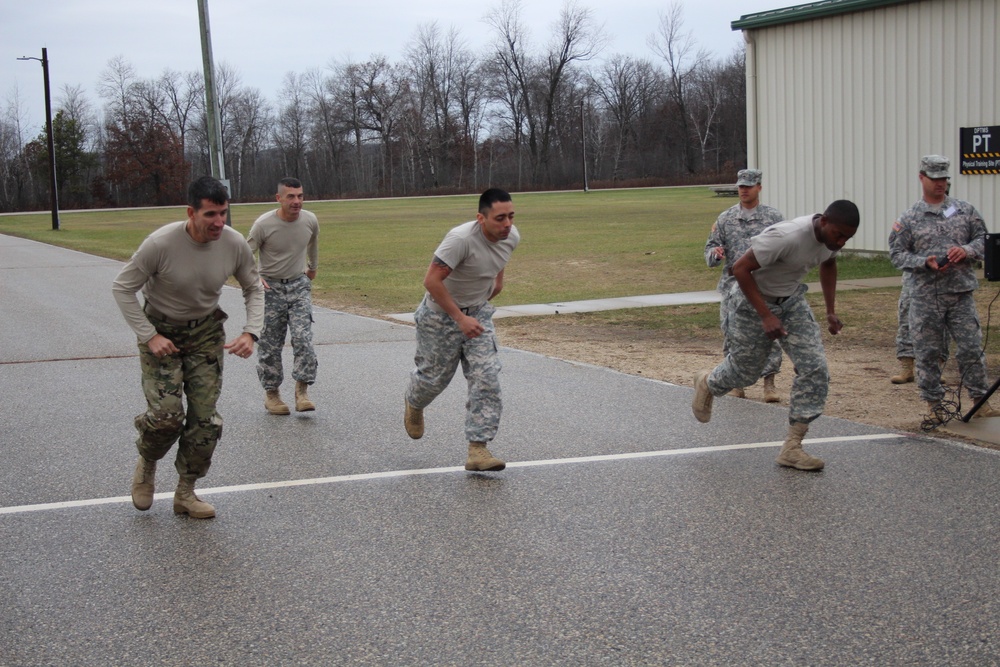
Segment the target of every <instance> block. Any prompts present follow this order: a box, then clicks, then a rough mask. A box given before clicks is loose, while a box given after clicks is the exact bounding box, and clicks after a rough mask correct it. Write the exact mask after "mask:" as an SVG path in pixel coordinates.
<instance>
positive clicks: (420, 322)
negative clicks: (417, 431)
mask: <svg viewBox="0 0 1000 667" xmlns="http://www.w3.org/2000/svg"><path fill="white" fill-rule="evenodd" d="M494 310H495V309H494V308H493V306H492V305H490V304H488V303H487V304H486V305H484V306H483V307H482V308H480V309H479V311H478V312H477V313H474V314H472V316H473V317H475V318H476V319H477V320H479V323H480V324H482V325H483V329H485V331H483V333H481V334H480V335H478V336H476V337H475V338H466V337H465V334H463V333H462V330H461V329H459V328H458V324H456V323H455V321H454V320H453V319H451V316H450V315H448V314H447V313H438V312H435V311H434V310H431V309H430V308H429V307H428V306H427V304H426V303H421V304H420V307H419V308H417V311H416V313H414V319H415V320H416V323H417V351H416V355H415V357H414V361H415V362H416V368H414V369H413V372H412V373H410V384H409V387H408V388H407V390H406V400H407V402H408V403H409V404H410V405H412V406H413V407H415V408H418V409H421V410H422V409H424V408H425V407H427V406H428V405H430V403H431V401H433V400H434V399H435V398H437V396H438V395H439V394H440V393H441V392H442V391H444V390H445V388H446V387H447V386H448V384H449V383H450V382H451V379H452V377H454V375H455V371H456V370H458V365H459V363H461V364H462V373H464V374H465V379H466V381H467V382H468V384H469V399H468V401H467V402H466V404H465V408H466V412H465V437H466V439H467V440H468V441H469V442H489V441H491V440H493V438H495V437H496V434H497V429H499V428H500V412H501V410H502V405H501V402H500V377H499V376H500V358H499V356H498V355H497V338H496V330H495V329H494V327H493V312H494ZM470 314H471V313H470Z"/></svg>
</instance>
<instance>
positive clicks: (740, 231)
mask: <svg viewBox="0 0 1000 667" xmlns="http://www.w3.org/2000/svg"><path fill="white" fill-rule="evenodd" d="M761 176H762V173H761V171H760V170H759V169H740V171H739V172H738V173H737V174H736V187H737V189H738V190H739V196H740V203H739V204H736V205H735V206H731V207H730V208H727V209H726V210H725V211H723V212H722V213H720V214H719V217H718V219H717V220H716V221H715V224H713V225H712V231H711V232H710V233H709V235H708V241H707V242H706V243H705V263H706V264H708V265H709V266H718V265H719V264H723V267H722V276H721V277H720V278H719V285H718V290H719V293H720V294H721V295H722V300H721V303H720V305H719V326H720V327H721V328H722V353H723V354H728V353H729V315H730V309H731V306H732V302H733V300H732V295H731V292H732V291H733V290H734V289H736V290H738V289H739V288H737V287H736V278H734V277H733V264H734V263H736V260H738V259H739V258H740V256H742V255H743V253H745V252H746V251H747V248H749V247H750V239H751V237H754V236H756V235H757V234H760V233H761V232H762V231H764V229H765V228H767V227H770V226H771V225H773V224H775V223H778V222H781V221H783V220H784V219H785V216H783V215H782V214H781V211H779V210H778V209H776V208H773V207H771V206H767V205H766V204H761V203H760V191H761V187H762V186H761V184H760V181H761ZM779 370H781V346H780V345H778V343H777V342H774V343H772V344H771V352H770V354H769V355H768V358H767V364H766V365H765V366H764V370H762V371H761V377H762V378H764V400H765V401H766V402H767V403H778V402H779V401H780V400H781V397H780V396H779V395H778V391H777V390H776V389H775V387H774V376H775V374H776V373H777V372H778V371H779ZM733 394H734V395H735V396H739V397H740V398H744V397H745V396H746V392H745V391H744V388H743V387H738V388H737V389H734V390H733Z"/></svg>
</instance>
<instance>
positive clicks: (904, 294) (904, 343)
mask: <svg viewBox="0 0 1000 667" xmlns="http://www.w3.org/2000/svg"><path fill="white" fill-rule="evenodd" d="M912 290H913V288H912V286H910V284H909V283H908V282H907V281H906V280H903V289H901V290H900V291H899V306H898V308H899V310H898V312H897V313H896V318H897V321H898V322H899V327H898V328H897V329H896V358H897V359H902V358H903V357H908V358H910V359H913V358H914V357H915V354H914V352H913V338H912V337H911V336H910V300H911V299H912V298H913V294H912ZM950 343H951V340H950V338H949V336H948V330H947V329H945V331H944V345H943V346H942V349H943V350H944V354H942V355H941V363H944V362H946V361H948V348H949V347H951V345H950Z"/></svg>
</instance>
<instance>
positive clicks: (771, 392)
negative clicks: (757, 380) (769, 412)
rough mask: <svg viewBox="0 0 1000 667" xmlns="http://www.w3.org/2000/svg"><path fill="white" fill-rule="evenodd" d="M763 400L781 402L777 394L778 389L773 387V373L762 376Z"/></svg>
mask: <svg viewBox="0 0 1000 667" xmlns="http://www.w3.org/2000/svg"><path fill="white" fill-rule="evenodd" d="M764 402H765V403H781V396H779V395H778V390H777V389H775V388H774V373H771V374H770V375H765V376H764Z"/></svg>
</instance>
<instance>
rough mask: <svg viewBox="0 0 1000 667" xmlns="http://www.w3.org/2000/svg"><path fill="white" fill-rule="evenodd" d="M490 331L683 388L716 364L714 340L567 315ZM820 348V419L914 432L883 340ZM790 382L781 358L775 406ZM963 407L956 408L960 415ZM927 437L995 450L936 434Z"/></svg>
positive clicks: (921, 412)
mask: <svg viewBox="0 0 1000 667" xmlns="http://www.w3.org/2000/svg"><path fill="white" fill-rule="evenodd" d="M496 325H497V331H498V335H499V337H500V343H501V344H502V345H505V346H508V347H514V348H518V349H522V350H529V351H532V352H537V353H539V354H544V355H547V356H552V357H557V358H560V359H566V360H571V361H578V362H584V363H588V364H593V365H595V366H603V367H606V368H612V369H614V370H617V371H620V372H622V373H628V374H631V375H639V376H642V377H648V378H653V379H656V380H662V381H665V382H670V383H672V384H677V385H682V386H686V387H690V386H692V384H693V378H694V374H695V372H696V371H699V370H705V369H711V368H712V367H713V366H715V365H716V364H718V363H719V362H720V361H721V360H722V354H721V349H722V345H721V334H720V335H714V334H706V333H698V332H691V331H675V332H669V331H667V332H664V331H649V332H646V331H637V330H634V329H632V330H628V331H627V332H623V331H621V330H619V328H616V327H612V326H602V325H596V324H593V323H590V324H584V325H581V323H580V322H579V321H578V320H576V319H574V318H572V317H566V318H560V317H543V318H509V319H500V320H496ZM824 345H825V347H826V351H827V362H828V364H829V368H830V378H831V379H830V394H829V397H828V399H827V404H826V410H825V412H824V414H825V415H827V416H831V417H839V418H842V419H848V420H851V421H854V422H860V423H862V424H871V425H873V426H878V427H881V428H885V429H888V430H891V431H897V432H907V433H919V432H921V423H922V421H923V420H924V418H925V417H926V416H927V415H926V412H927V411H926V405H925V404H924V403H923V401H921V400H920V397H919V395H918V392H917V387H916V384H914V383H908V384H903V385H895V384H892V383H891V382H890V378H891V377H892V376H893V375H894V374H896V372H897V369H898V367H899V366H898V362H897V361H896V359H895V349H894V347H892V346H891V345H887V341H886V340H880V341H873V340H872V339H871V338H870V337H866V334H865V333H864V332H863V331H861V330H858V329H855V330H854V331H853V332H852V331H851V330H850V329H849V328H845V330H844V331H843V332H841V334H840V335H838V336H836V337H834V336H829V335H827V336H826V339H825V341H824ZM957 376H958V372H957V366H956V364H955V362H954V360H951V361H949V362H948V363H947V364H946V366H945V372H944V378H943V379H944V380H945V381H946V382H949V383H951V384H957V380H958V377H957ZM793 377H794V371H793V370H792V367H791V362H790V361H789V360H788V358H787V357H785V358H784V360H783V362H782V370H781V372H780V373H779V374H778V375H777V377H776V382H775V384H776V386H777V389H778V391H779V392H780V393H781V395H782V396H783V397H784V398H783V400H782V405H785V406H787V405H788V395H789V391H790V389H791V383H792V379H793ZM746 393H747V399H746V400H757V401H762V400H763V385H762V383H761V382H758V383H757V384H756V385H755V386H753V387H750V388H748V389H747V392H746ZM966 400H967V399H966ZM996 402H997V401H996V399H994V400H992V401H991V403H992V404H996ZM971 407H972V406H971V404H963V405H962V411H963V413H964V412H967V411H968V409H969V408H971ZM933 435H935V436H936V437H941V438H948V439H952V440H959V441H964V442H967V443H970V444H976V445H980V446H984V447H990V448H994V449H1000V447H998V446H996V445H992V444H990V443H984V442H978V441H972V440H965V439H963V438H960V437H958V436H954V435H950V434H947V433H945V432H942V431H940V430H935V431H934V432H933Z"/></svg>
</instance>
